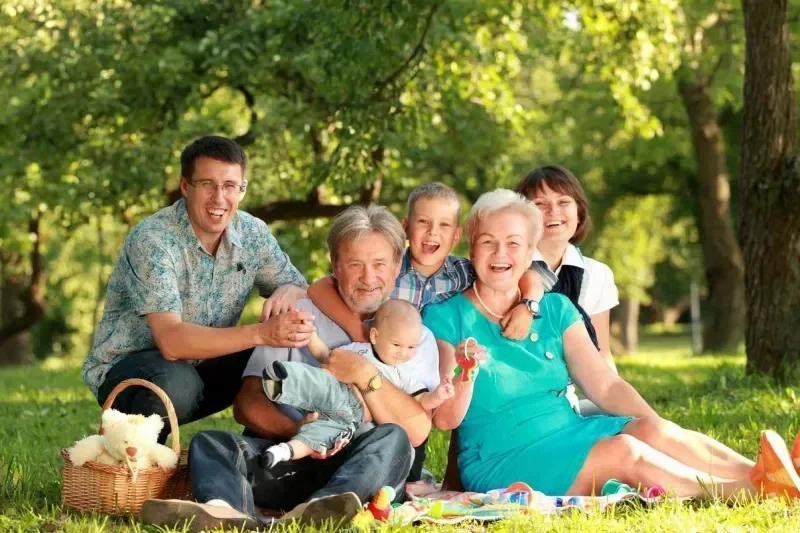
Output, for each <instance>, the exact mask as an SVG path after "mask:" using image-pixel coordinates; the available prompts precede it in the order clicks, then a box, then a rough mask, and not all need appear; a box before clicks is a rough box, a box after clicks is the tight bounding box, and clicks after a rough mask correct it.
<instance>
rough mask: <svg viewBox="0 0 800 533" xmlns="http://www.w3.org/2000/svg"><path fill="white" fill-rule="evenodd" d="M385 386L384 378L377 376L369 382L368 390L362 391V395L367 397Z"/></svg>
mask: <svg viewBox="0 0 800 533" xmlns="http://www.w3.org/2000/svg"><path fill="white" fill-rule="evenodd" d="M381 386H383V376H382V375H380V373H378V374H375V375H374V376H372V378H371V379H370V380H369V381H367V388H365V389H361V394H362V395H363V396H366V395H367V394H369V393H370V392H375V391H376V390H378V389H380V388H381Z"/></svg>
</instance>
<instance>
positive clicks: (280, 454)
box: [258, 442, 293, 468]
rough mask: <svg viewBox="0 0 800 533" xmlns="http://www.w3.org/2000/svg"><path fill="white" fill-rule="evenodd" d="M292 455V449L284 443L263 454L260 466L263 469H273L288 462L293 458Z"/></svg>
mask: <svg viewBox="0 0 800 533" xmlns="http://www.w3.org/2000/svg"><path fill="white" fill-rule="evenodd" d="M292 455H293V454H292V447H291V446H289V445H288V444H287V443H285V442H282V443H280V444H276V445H275V446H270V447H269V448H267V449H266V450H264V451H263V452H261V456H260V457H259V458H258V464H259V465H261V468H272V467H273V466H275V465H276V464H278V463H281V462H283V461H288V460H289V459H291V458H292Z"/></svg>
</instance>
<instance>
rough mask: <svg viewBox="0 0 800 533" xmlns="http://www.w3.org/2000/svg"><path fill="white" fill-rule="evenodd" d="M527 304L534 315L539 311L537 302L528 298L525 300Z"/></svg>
mask: <svg viewBox="0 0 800 533" xmlns="http://www.w3.org/2000/svg"><path fill="white" fill-rule="evenodd" d="M526 304H527V305H528V310H529V311H530V312H531V313H533V314H534V315H536V314H538V313H539V302H535V301H533V300H528V301H527V302H526Z"/></svg>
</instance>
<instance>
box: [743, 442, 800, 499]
mask: <svg viewBox="0 0 800 533" xmlns="http://www.w3.org/2000/svg"><path fill="white" fill-rule="evenodd" d="M750 481H752V482H753V485H754V486H755V488H756V490H757V491H759V492H760V493H762V494H763V495H769V496H779V497H788V498H798V499H800V476H798V475H797V472H796V471H795V469H794V465H793V464H792V459H791V457H790V455H789V450H788V449H787V448H786V443H785V442H784V441H783V439H782V438H781V437H780V435H778V434H777V433H775V432H774V431H772V430H766V431H762V432H761V439H760V442H759V450H758V458H757V459H756V465H755V466H754V467H753V470H751V471H750Z"/></svg>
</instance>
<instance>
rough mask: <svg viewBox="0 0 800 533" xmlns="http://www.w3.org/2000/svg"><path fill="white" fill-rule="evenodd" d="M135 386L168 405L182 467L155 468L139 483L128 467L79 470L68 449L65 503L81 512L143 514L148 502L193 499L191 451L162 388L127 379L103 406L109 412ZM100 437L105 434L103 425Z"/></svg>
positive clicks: (139, 477)
mask: <svg viewBox="0 0 800 533" xmlns="http://www.w3.org/2000/svg"><path fill="white" fill-rule="evenodd" d="M131 386H140V387H146V388H148V389H150V390H151V391H153V392H154V393H156V395H158V397H159V398H160V399H161V401H162V402H164V405H165V406H166V408H167V415H168V417H169V427H170V430H171V432H172V450H173V451H174V452H175V453H176V454H178V466H177V467H176V468H175V469H174V470H169V471H167V470H163V469H162V468H160V467H158V466H152V467H150V468H147V469H143V470H140V471H139V473H138V475H137V478H136V483H134V482H133V480H132V478H131V471H130V470H129V469H128V467H127V466H126V465H124V464H123V465H115V466H111V465H104V464H100V463H95V462H93V461H89V462H87V463H86V464H85V465H83V466H80V467H76V466H73V464H72V462H71V461H70V460H69V453H68V452H67V449H66V448H64V449H62V450H61V457H62V458H63V459H64V484H63V486H62V488H61V503H62V505H64V506H65V507H69V508H71V509H76V510H78V511H96V512H101V513H105V514H112V515H123V514H139V511H141V509H142V505H143V504H144V502H145V501H147V500H150V499H152V498H160V499H169V498H172V499H181V500H186V499H190V498H191V488H190V487H189V470H188V468H187V450H181V449H180V434H179V429H178V417H177V416H176V415H175V408H174V407H173V406H172V402H171V401H170V399H169V397H168V396H167V395H166V393H165V392H164V391H163V390H161V388H160V387H158V386H156V385H153V384H152V383H150V382H149V381H145V380H143V379H127V380H125V381H123V382H122V383H120V384H119V385H117V386H116V387H115V388H114V390H113V391H111V394H110V395H109V396H108V399H106V401H105V403H104V404H103V410H104V411H105V410H106V409H109V408H110V407H111V406H112V405H113V403H114V400H115V399H116V397H117V395H118V394H119V393H120V392H122V391H123V390H125V389H127V388H128V387H131ZM98 433H99V434H102V433H103V426H102V424H101V425H100V429H99V431H98Z"/></svg>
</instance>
